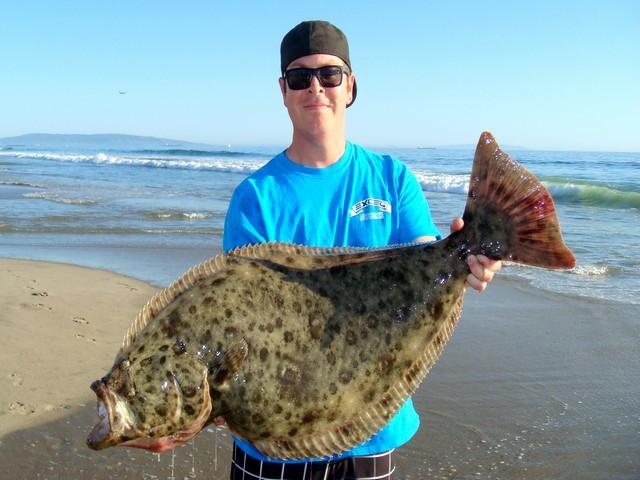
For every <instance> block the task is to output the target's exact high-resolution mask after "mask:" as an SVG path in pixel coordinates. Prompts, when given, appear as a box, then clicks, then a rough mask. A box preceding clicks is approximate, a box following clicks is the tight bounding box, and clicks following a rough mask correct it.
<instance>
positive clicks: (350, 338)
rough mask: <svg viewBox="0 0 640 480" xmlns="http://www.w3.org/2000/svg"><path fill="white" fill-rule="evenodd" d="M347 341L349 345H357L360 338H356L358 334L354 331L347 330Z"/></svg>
mask: <svg viewBox="0 0 640 480" xmlns="http://www.w3.org/2000/svg"><path fill="white" fill-rule="evenodd" d="M346 340H347V344H348V345H355V344H356V342H357V341H358V337H357V336H356V332H354V331H353V330H347V333H346Z"/></svg>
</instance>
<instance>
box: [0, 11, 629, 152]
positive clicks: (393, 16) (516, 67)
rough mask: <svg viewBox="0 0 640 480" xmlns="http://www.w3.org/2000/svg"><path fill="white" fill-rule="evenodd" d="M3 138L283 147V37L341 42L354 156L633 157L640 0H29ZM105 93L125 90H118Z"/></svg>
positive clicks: (7, 66)
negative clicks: (332, 31) (379, 149)
mask: <svg viewBox="0 0 640 480" xmlns="http://www.w3.org/2000/svg"><path fill="white" fill-rule="evenodd" d="M0 17H1V18H2V19H3V20H2V27H1V28H0V59H1V60H0V61H1V62H2V71H1V72H2V73H1V75H0V85H1V89H0V112H2V114H1V115H0V137H5V136H13V135H20V134H24V133H34V132H40V133H128V134H136V135H151V136H160V137H170V138H178V139H183V140H190V141H197V142H206V143H213V144H232V145H239V144H242V145H250V144H257V145H286V144H287V143H288V141H289V139H290V134H291V127H290V123H289V119H288V116H287V113H286V110H285V109H284V107H283V106H282V101H281V97H280V93H279V90H278V85H277V77H278V75H279V45H280V40H281V39H282V36H283V35H284V34H285V33H286V32H287V31H288V30H289V29H290V28H291V27H293V26H294V25H295V24H297V23H298V22H299V21H302V20H306V19H326V20H329V21H331V22H333V23H335V24H336V25H338V26H339V27H340V28H342V29H343V30H344V31H345V33H346V34H347V36H348V38H349V42H350V46H351V57H352V63H353V67H354V71H355V73H356V75H357V77H358V87H359V92H358V99H357V101H356V103H355V104H354V106H353V107H351V108H350V109H349V112H348V127H347V128H348V136H349V138H350V139H352V140H353V141H357V142H359V143H362V144H365V145H368V146H409V147H414V146H419V145H420V146H429V145H446V144H472V143H475V141H476V139H477V137H478V135H479V133H480V132H481V131H483V130H490V131H492V132H494V134H495V135H496V137H497V138H498V140H499V141H500V142H501V143H503V144H511V145H521V146H525V147H529V148H538V149H562V150H567V149H569V150H570V149H577V150H609V151H640V60H639V58H640V57H639V55H638V52H640V2H638V1H635V0H628V1H616V0H611V1H604V0H600V1H592V0H583V1H561V0H556V1H547V0H542V1H535V2H521V1H515V0H513V1H512V0H509V1H508V0H503V1H497V0H496V1H492V0H486V1H444V0H442V1H437V2H436V1H400V0H399V1H394V2H389V1H384V2H383V1H380V2H376V1H336V2H334V1H330V0H323V1H322V2H305V1H303V0H298V1H295V2H292V1H273V2H269V1H264V0H263V1H241V0H240V1H234V2H220V1H214V0H208V1H185V2H177V1H171V2H170V1H158V0H156V1H143V0H137V1H132V0H129V1H109V2H95V1H86V0H85V1H64V0H60V1H57V2H48V1H47V2H45V1H28V0H27V1H25V2H3V3H2V5H1V6H0ZM119 90H125V91H126V92H127V93H126V94H125V95H120V94H119V93H118V91H119Z"/></svg>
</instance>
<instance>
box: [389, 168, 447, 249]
mask: <svg viewBox="0 0 640 480" xmlns="http://www.w3.org/2000/svg"><path fill="white" fill-rule="evenodd" d="M398 163H399V164H400V165H401V167H400V174H399V176H398V180H399V181H398V188H399V191H398V209H399V210H398V214H399V215H398V217H399V222H400V242H403V243H408V242H413V241H414V240H415V239H416V238H418V237H422V236H427V235H428V236H432V237H436V238H437V239H438V240H440V239H441V238H442V236H441V235H440V232H439V231H438V228H437V227H436V226H435V224H434V223H433V219H432V218H431V211H430V210H429V204H428V203H427V199H426V198H425V196H424V193H423V192H422V187H420V184H419V183H418V180H417V179H416V176H415V175H414V174H413V173H412V172H411V171H410V170H409V169H408V168H407V166H406V165H404V164H402V163H400V162H398Z"/></svg>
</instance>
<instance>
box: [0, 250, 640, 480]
mask: <svg viewBox="0 0 640 480" xmlns="http://www.w3.org/2000/svg"><path fill="white" fill-rule="evenodd" d="M156 291H157V288H156V287H153V286H151V285H149V284H148V283H146V282H143V281H140V280H137V279H135V278H132V277H127V276H124V275H121V274H116V273H113V272H110V271H108V270H102V269H97V268H89V267H82V266H77V265H73V264H67V263H59V262H42V261H34V260H18V259H12V258H0V298H1V299H2V304H3V306H4V309H3V311H1V312H0V334H1V335H0V338H2V339H3V340H2V342H3V347H2V348H1V349H0V364H2V365H3V369H2V375H0V463H2V465H3V466H4V467H5V471H6V472H7V474H8V475H10V476H11V475H13V476H15V477H20V476H25V475H26V476H28V477H29V478H38V477H41V478H46V477H48V476H49V477H53V478H100V479H102V478H104V479H107V478H140V477H141V475H142V472H145V474H147V475H149V476H150V477H149V478H154V477H153V475H155V476H156V477H160V478H163V477H166V476H170V473H171V472H172V471H174V470H175V473H176V476H177V477H180V476H181V475H182V476H187V475H188V474H189V473H190V472H195V473H196V474H201V475H203V476H206V475H209V477H207V478H212V477H211V472H217V473H216V475H215V476H214V477H213V478H225V476H226V475H227V474H228V472H227V471H226V468H227V467H228V461H229V460H228V456H229V453H230V451H229V445H230V441H229V436H228V430H226V429H224V428H220V429H218V428H215V427H211V426H210V427H207V429H206V430H207V431H205V432H202V433H201V434H199V435H197V437H196V440H195V442H192V443H190V444H187V445H186V446H184V447H181V448H179V449H176V451H175V453H170V452H167V453H164V454H162V455H160V456H157V455H155V454H151V453H149V452H146V451H140V450H134V449H108V450H105V451H102V452H92V451H89V450H88V449H87V448H86V446H85V445H84V439H85V437H86V434H87V433H88V431H89V430H90V428H91V427H92V426H93V424H94V423H95V421H96V420H97V414H96V409H95V396H94V394H93V392H91V391H90V389H89V385H90V383H91V382H92V381H93V380H95V379H96V378H98V377H99V376H101V375H104V373H106V371H107V370H108V369H109V368H110V366H111V364H112V362H113V358H114V356H115V353H116V351H117V349H118V347H119V345H120V342H121V340H122V337H123V335H124V334H125V332H126V330H127V328H128V327H129V324H130V322H131V321H132V320H133V318H134V317H135V315H136V314H137V312H138V310H139V309H140V308H141V307H142V306H143V305H144V303H146V301H147V300H148V299H149V298H150V297H151V295H153V294H154V293H155V292H156ZM637 310H638V308H637V306H636V305H632V304H631V305H630V304H621V303H617V302H613V301H607V300H599V299H591V298H587V297H578V296H571V295H565V294H560V293H554V292H548V291H546V290H543V289H538V288H535V287H531V286H530V285H528V282H527V281H526V280H521V279H512V278H504V277H501V276H499V277H498V278H497V279H496V281H495V282H494V283H493V284H492V285H491V286H490V288H489V289H488V290H487V292H484V293H482V294H478V293H477V292H473V291H471V292H468V293H467V296H466V298H465V304H464V310H463V317H462V319H461V321H460V325H459V326H458V328H457V329H456V332H455V333H454V335H453V338H452V340H451V342H450V343H449V345H448V346H447V348H446V349H445V353H444V354H443V356H442V358H441V359H440V361H439V362H438V363H437V364H436V366H435V367H434V368H433V370H432V372H431V373H430V374H429V375H428V376H427V378H426V379H425V381H424V382H423V385H422V386H421V387H420V389H419V390H418V391H417V392H416V394H415V395H414V403H415V405H416V409H417V410H418V412H419V413H420V414H421V419H422V426H421V428H420V431H419V432H418V434H417V436H416V437H415V438H414V439H413V440H412V441H411V442H410V443H409V444H407V445H406V446H403V447H402V448H400V449H399V450H398V453H397V463H398V468H399V471H401V472H403V473H402V475H403V476H402V477H400V478H416V479H418V478H425V477H426V476H431V475H436V474H438V475H439V478H466V476H469V477H473V476H474V472H480V473H481V474H483V475H485V474H486V475H485V477H483V476H480V477H477V476H476V477H475V478H494V477H497V476H500V478H525V479H527V478H569V477H567V476H563V474H562V472H574V473H575V474H576V475H577V476H580V477H581V478H585V479H600V478H602V479H604V478H626V477H625V476H624V474H625V472H627V473H629V472H630V474H633V473H638V471H640V466H638V465H637V458H640V456H638V455H639V454H640V435H638V432H640V417H638V415H637V412H638V411H639V408H640V386H639V385H637V384H636V383H634V382H633V379H632V378H631V377H632V376H633V375H632V372H634V371H640V355H638V354H639V353H640V352H639V347H638V344H637V338H640V325H638V322H637V318H638V316H637V313H638V312H637ZM523 431H524V432H526V433H522V432H523ZM597 445H605V446H604V447H602V446H597ZM594 462H595V465H594ZM96 463H99V464H100V465H101V467H100V468H99V470H96V468H95V464H96ZM171 465H173V467H171ZM563 469H564V470H563ZM533 471H538V473H539V475H530V474H529V473H527V472H533ZM604 472H609V473H610V475H609V476H607V475H605V474H604ZM545 476H546V477H545ZM629 478H633V477H631V476H630V477H629Z"/></svg>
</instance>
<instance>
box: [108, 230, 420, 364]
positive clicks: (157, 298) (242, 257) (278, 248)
mask: <svg viewBox="0 0 640 480" xmlns="http://www.w3.org/2000/svg"><path fill="white" fill-rule="evenodd" d="M398 247H407V248H408V247H411V244H406V245H398V246H394V247H386V248H360V247H331V248H321V247H306V246H303V245H294V244H289V243H283V242H269V243H259V244H254V245H245V246H243V247H238V248H236V249H234V250H231V251H230V252H228V253H227V254H226V255H216V256H215V257H212V258H209V259H207V260H205V261H203V262H202V263H200V264H199V265H196V266H194V267H193V268H191V269H189V270H188V271H187V272H186V273H184V274H183V275H182V276H180V277H179V278H178V279H177V280H175V281H174V282H173V283H172V284H171V285H169V286H168V287H167V288H164V289H162V290H160V291H159V292H157V293H156V294H155V295H154V296H153V297H151V299H150V300H149V301H148V302H147V303H146V305H145V306H144V307H142V309H141V310H140V312H139V313H138V315H137V316H136V318H135V319H134V320H133V322H132V323H131V325H130V326H129V329H128V330H127V333H126V334H125V336H124V339H123V341H122V345H121V346H120V350H119V351H118V354H117V355H116V359H118V358H119V357H120V354H121V353H122V352H123V351H124V350H125V349H126V348H127V347H129V345H131V344H132V343H133V342H134V341H135V339H136V337H137V335H138V334H139V333H140V332H141V331H142V330H143V329H144V328H145V327H146V326H147V325H148V324H149V323H150V322H151V321H153V319H154V318H155V317H156V316H157V315H158V313H159V312H160V311H162V310H163V309H164V308H165V307H166V306H167V305H169V304H170V303H171V302H172V301H174V300H175V299H176V298H177V297H178V296H179V295H181V294H182V293H184V292H186V291H187V290H189V289H190V288H192V287H194V286H195V285H196V284H197V283H198V282H200V281H201V280H203V279H205V278H207V277H209V276H211V275H214V274H216V273H217V272H220V271H222V270H224V269H226V268H228V267H229V265H230V264H231V265H236V264H237V263H238V261H240V262H242V261H251V260H268V261H269V262H271V263H275V264H278V265H282V266H286V267H289V268H298V269H305V270H306V269H312V268H329V267H331V266H335V265H344V264H353V263H359V262H366V261H372V260H374V259H375V258H381V257H384V256H392V255H394V254H395V251H398V250H401V248H398Z"/></svg>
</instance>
